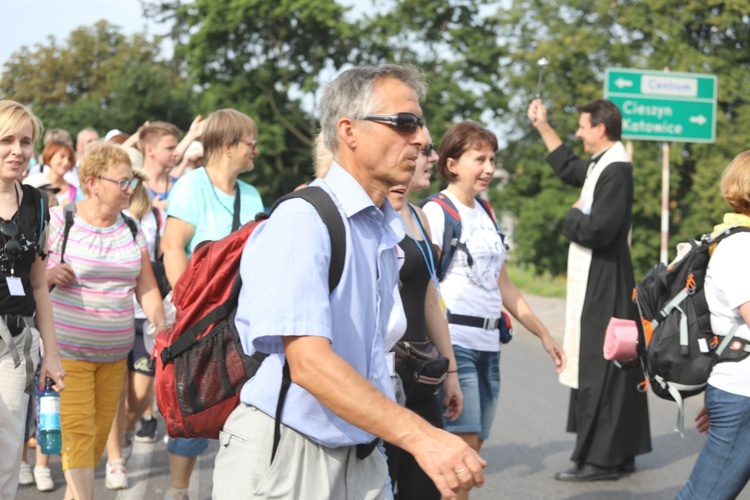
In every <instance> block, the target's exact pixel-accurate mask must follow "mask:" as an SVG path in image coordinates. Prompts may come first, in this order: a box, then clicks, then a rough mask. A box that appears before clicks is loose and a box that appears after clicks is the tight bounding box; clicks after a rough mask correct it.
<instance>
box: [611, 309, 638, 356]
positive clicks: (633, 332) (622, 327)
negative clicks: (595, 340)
mask: <svg viewBox="0 0 750 500" xmlns="http://www.w3.org/2000/svg"><path fill="white" fill-rule="evenodd" d="M637 348H638V327H637V326H636V325H635V321H633V320H632V319H618V318H612V319H610V320H609V325H607V332H606V334H605V336H604V359H606V360H608V361H618V362H620V363H627V362H629V361H633V360H635V359H636V358H637V357H638V349H637Z"/></svg>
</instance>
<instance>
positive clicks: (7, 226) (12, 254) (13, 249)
mask: <svg viewBox="0 0 750 500" xmlns="http://www.w3.org/2000/svg"><path fill="white" fill-rule="evenodd" d="M0 233H2V234H3V236H7V237H8V238H10V239H9V240H8V241H6V242H5V245H3V253H4V254H5V256H6V257H7V258H8V260H16V259H17V258H18V257H19V256H20V255H21V244H20V243H19V242H18V241H16V240H15V239H14V238H15V237H16V235H17V234H18V225H17V224H16V223H15V222H13V221H12V220H11V221H1V222H0ZM3 239H5V238H3Z"/></svg>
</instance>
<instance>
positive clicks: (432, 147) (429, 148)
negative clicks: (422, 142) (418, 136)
mask: <svg viewBox="0 0 750 500" xmlns="http://www.w3.org/2000/svg"><path fill="white" fill-rule="evenodd" d="M436 149H437V146H436V145H435V143H434V142H431V143H429V144H428V145H427V146H425V147H423V148H422V153H424V155H425V156H426V157H428V158H429V157H430V155H431V154H432V152H433V151H435V150H436Z"/></svg>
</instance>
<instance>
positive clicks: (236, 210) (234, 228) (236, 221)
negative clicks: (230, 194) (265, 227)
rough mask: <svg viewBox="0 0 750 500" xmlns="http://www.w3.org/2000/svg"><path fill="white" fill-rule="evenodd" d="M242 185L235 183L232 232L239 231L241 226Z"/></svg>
mask: <svg viewBox="0 0 750 500" xmlns="http://www.w3.org/2000/svg"><path fill="white" fill-rule="evenodd" d="M240 198H241V196H240V185H239V184H235V185H234V212H232V232H235V231H237V230H238V229H239V228H240V209H241V206H240V205H241V202H240Z"/></svg>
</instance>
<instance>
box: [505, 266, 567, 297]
mask: <svg viewBox="0 0 750 500" xmlns="http://www.w3.org/2000/svg"><path fill="white" fill-rule="evenodd" d="M505 265H506V268H507V269H508V275H509V276H510V279H511V281H513V283H514V284H515V285H516V286H517V287H518V288H519V289H520V290H521V292H523V293H525V294H526V293H528V294H531V295H538V296H541V297H556V298H558V299H564V298H565V288H566V281H565V276H552V275H551V274H550V273H548V272H547V273H542V274H538V273H537V272H536V269H535V268H534V267H533V266H519V265H517V264H514V263H512V262H506V263H505Z"/></svg>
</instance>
